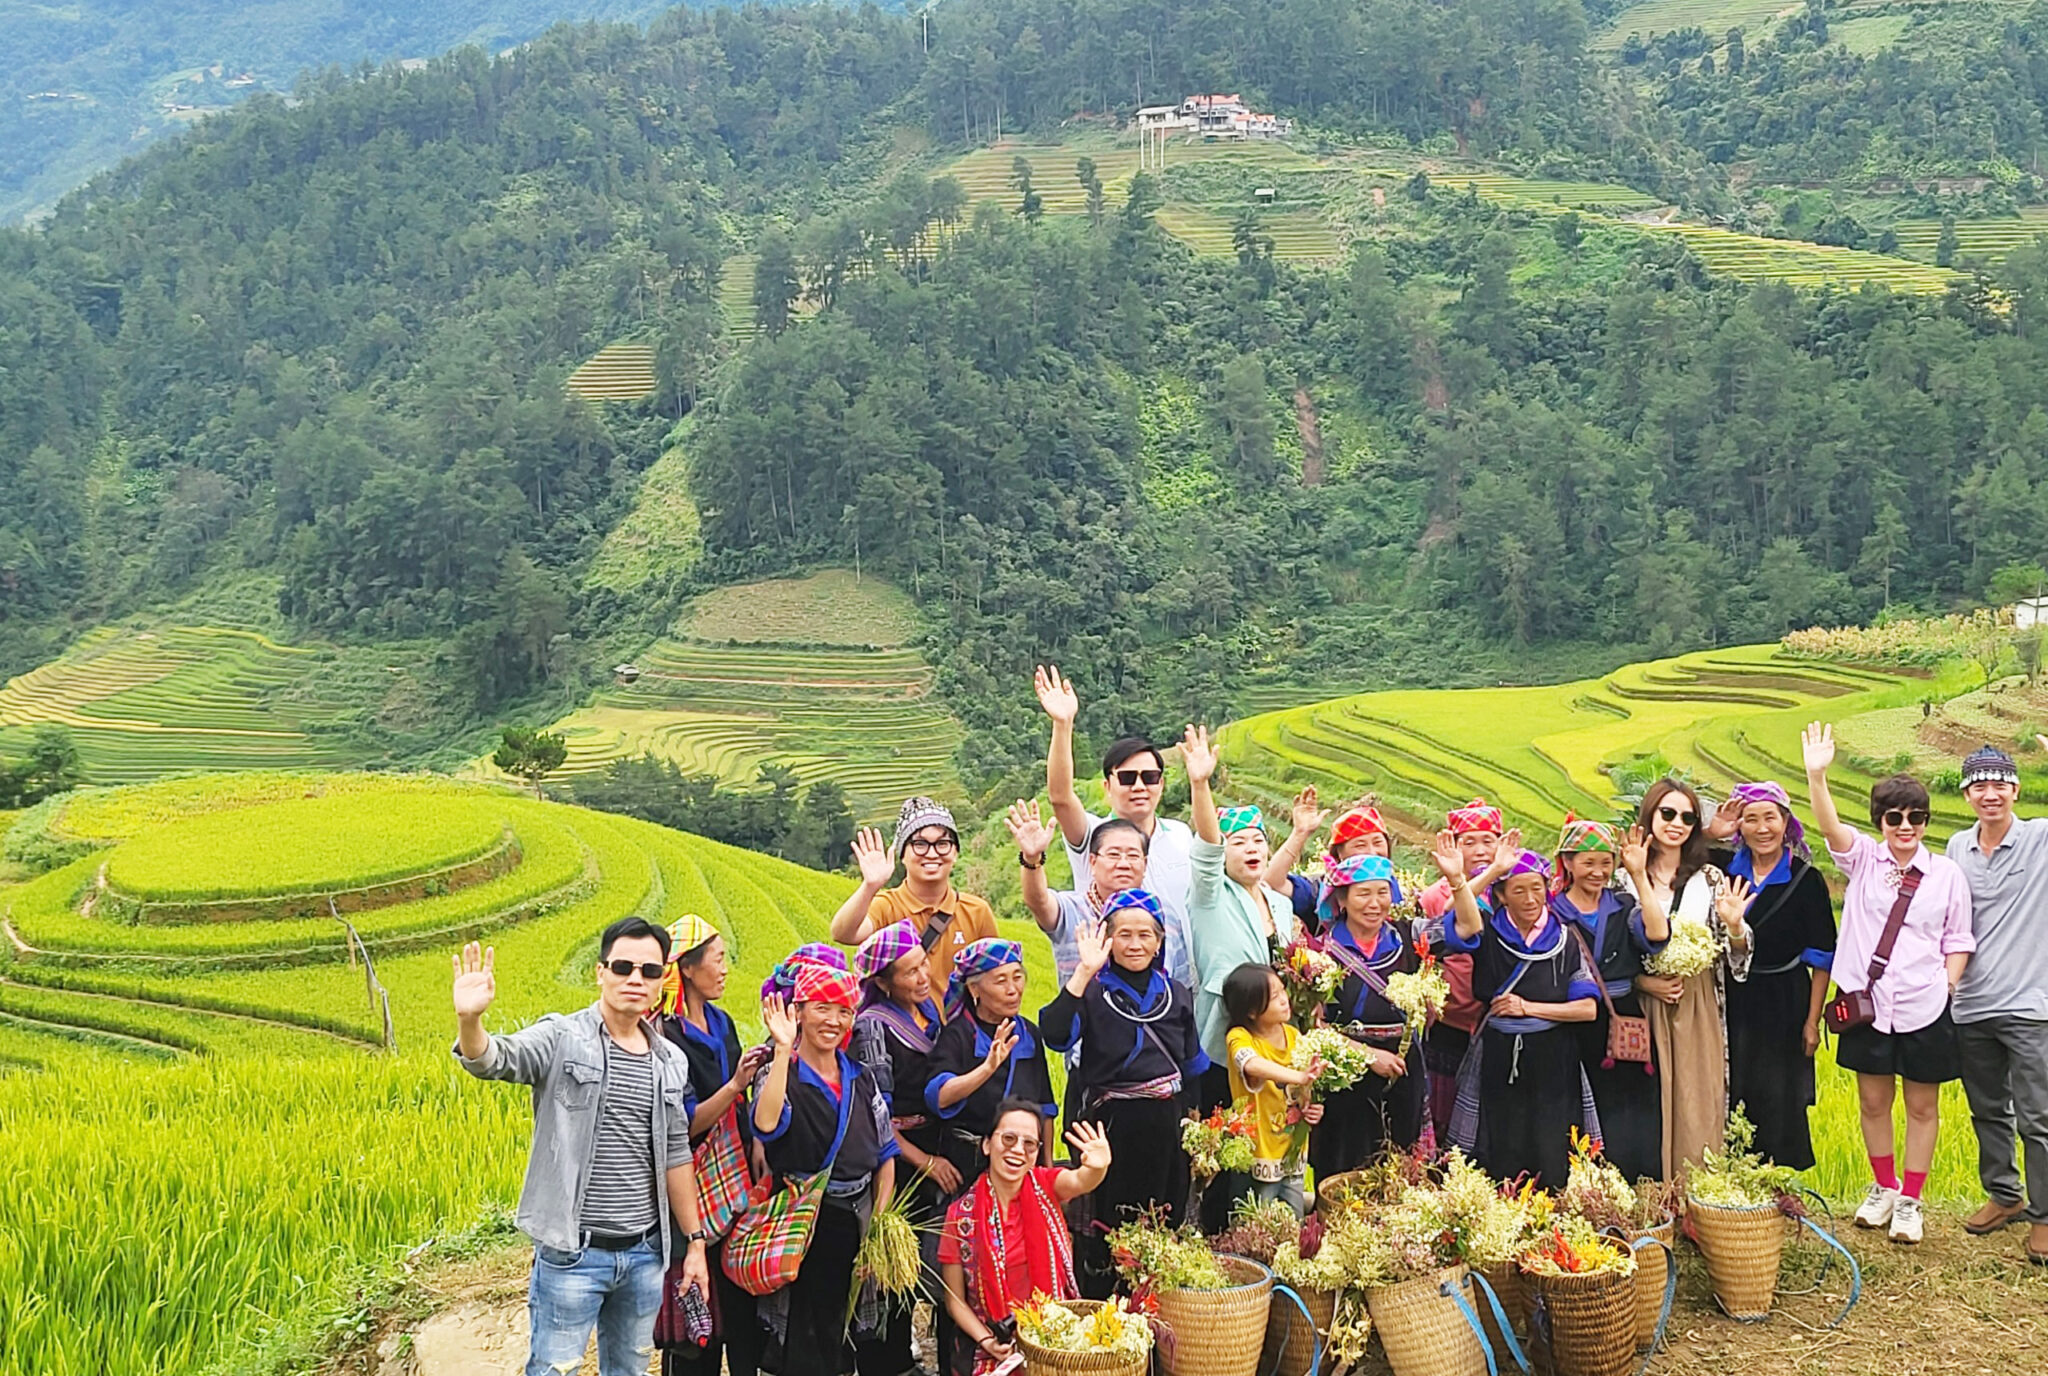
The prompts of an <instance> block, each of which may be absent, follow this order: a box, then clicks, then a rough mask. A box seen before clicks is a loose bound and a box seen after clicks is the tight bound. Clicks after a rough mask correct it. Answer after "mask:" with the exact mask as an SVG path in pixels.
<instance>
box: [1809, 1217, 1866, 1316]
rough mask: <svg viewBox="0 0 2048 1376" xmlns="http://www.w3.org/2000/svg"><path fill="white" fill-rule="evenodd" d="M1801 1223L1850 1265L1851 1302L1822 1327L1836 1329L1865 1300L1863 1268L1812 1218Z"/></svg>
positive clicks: (1832, 1235) (1845, 1248) (1846, 1249)
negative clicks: (1858, 1301)
mask: <svg viewBox="0 0 2048 1376" xmlns="http://www.w3.org/2000/svg"><path fill="white" fill-rule="evenodd" d="M1799 1221H1800V1222H1801V1223H1802V1224H1804V1225H1805V1226H1806V1227H1808V1228H1811V1229H1813V1235H1814V1236H1815V1237H1817V1238H1819V1239H1820V1240H1821V1241H1822V1242H1825V1243H1826V1244H1827V1245H1828V1246H1830V1247H1832V1248H1834V1249H1835V1250H1836V1251H1837V1252H1840V1253H1841V1254H1842V1260H1844V1261H1846V1262H1848V1263H1849V1302H1848V1303H1847V1304H1844V1305H1843V1306H1842V1312H1841V1313H1839V1314H1837V1315H1835V1316H1834V1317H1833V1318H1832V1319H1829V1320H1828V1321H1827V1322H1826V1323H1824V1324H1822V1325H1821V1327H1823V1328H1834V1327H1836V1326H1837V1325H1838V1324H1840V1323H1841V1322H1842V1320H1843V1319H1846V1318H1848V1317H1849V1311H1850V1310H1851V1309H1854V1308H1855V1307H1856V1301H1857V1300H1860V1299H1862V1298H1863V1268H1862V1267H1861V1266H1858V1265H1857V1264H1856V1258H1855V1256H1854V1255H1853V1254H1852V1253H1851V1252H1850V1251H1849V1249H1848V1248H1847V1247H1844V1246H1843V1245H1842V1244H1841V1243H1840V1242H1839V1241H1838V1240H1837V1239H1836V1237H1835V1235H1834V1234H1833V1233H1831V1232H1829V1231H1828V1230H1827V1229H1825V1228H1823V1227H1821V1226H1820V1225H1819V1224H1818V1223H1815V1222H1814V1221H1813V1220H1812V1219H1811V1218H1802V1219H1800V1220H1799Z"/></svg>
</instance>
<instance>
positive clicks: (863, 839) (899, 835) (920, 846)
mask: <svg viewBox="0 0 2048 1376" xmlns="http://www.w3.org/2000/svg"><path fill="white" fill-rule="evenodd" d="M853 858H854V860H855V862H856V863H857V864H858V865H859V866H860V887H859V888H857V889H855V890H854V891H853V896H852V897H851V898H849V899H847V900H846V902H844V903H842V904H841V905H840V906H839V911H838V912H836V913H834V914H833V915H832V939H833V940H834V941H836V942H839V943H840V944H841V945H845V946H855V945H858V944H860V943H861V942H863V941H866V940H867V939H868V938H869V937H871V936H873V935H874V934H875V933H876V932H879V931H881V930H882V929H883V928H884V927H889V926H893V925H894V924H896V923H898V922H908V923H910V925H911V926H912V927H913V928H915V929H916V931H917V934H918V942H919V944H920V945H922V946H923V947H924V949H925V951H926V952H927V953H928V954H929V955H930V956H931V957H932V961H933V968H934V969H939V970H950V969H952V968H953V957H954V956H956V955H958V954H959V953H960V952H961V951H963V950H965V949H966V948H967V947H968V946H970V945H972V944H973V943H974V942H977V941H981V940H983V939H985V938H989V937H993V936H994V935H995V934H996V915H995V910H994V909H993V908H991V907H989V905H988V900H987V899H985V898H983V897H981V895H979V894H972V893H962V892H960V890H958V889H956V888H954V887H953V866H954V864H955V863H956V862H958V860H959V858H960V829H959V828H958V827H957V826H955V825H954V824H953V814H952V813H951V812H949V811H947V810H946V808H944V807H943V806H941V805H940V804H938V803H936V802H934V801H932V800H931V799H930V798H910V799H907V800H906V801H905V802H904V804H903V810H902V811H901V812H899V813H898V814H897V815H896V837H895V841H894V844H892V845H891V846H889V847H888V848H887V849H886V850H885V849H883V847H882V833H881V832H879V831H877V830H876V829H875V828H873V827H863V828H861V830H860V833H859V835H857V836H855V837H854V838H853ZM899 860H900V861H901V862H902V863H903V882H902V883H901V884H899V885H897V886H896V887H895V888H893V889H892V888H888V887H886V886H887V885H888V883H889V881H890V880H891V879H892V878H894V877H895V874H896V864H897V862H898V861H899Z"/></svg>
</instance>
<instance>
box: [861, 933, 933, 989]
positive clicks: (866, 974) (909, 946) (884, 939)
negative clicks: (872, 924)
mask: <svg viewBox="0 0 2048 1376" xmlns="http://www.w3.org/2000/svg"><path fill="white" fill-rule="evenodd" d="M919 944H920V943H919V942H918V938H917V928H916V927H915V926H914V925H912V923H911V922H910V921H909V919H907V918H906V919H905V920H904V921H902V922H892V923H890V924H889V925H888V926H886V927H884V928H882V930H881V931H879V932H876V933H875V934H874V935H873V936H871V937H869V938H868V939H867V940H866V941H863V942H862V943H861V944H860V949H859V950H858V951H855V952H854V953H853V973H854V974H856V975H858V976H859V977H860V978H861V979H863V980H870V979H873V978H874V977H875V976H877V975H879V974H881V973H882V971H884V970H886V969H888V968H889V967H890V966H891V965H894V964H895V963H896V962H897V961H899V960H901V959H903V957H905V956H907V955H909V954H910V953H911V952H912V951H915V950H916V949H917V948H918V945H919Z"/></svg>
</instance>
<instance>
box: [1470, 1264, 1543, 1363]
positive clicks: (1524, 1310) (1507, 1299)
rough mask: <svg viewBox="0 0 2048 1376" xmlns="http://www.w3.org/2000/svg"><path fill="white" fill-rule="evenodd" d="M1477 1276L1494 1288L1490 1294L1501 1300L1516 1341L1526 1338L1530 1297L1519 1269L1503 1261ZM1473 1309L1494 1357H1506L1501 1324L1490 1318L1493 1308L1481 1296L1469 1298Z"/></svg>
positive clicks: (1492, 1317) (1476, 1295)
mask: <svg viewBox="0 0 2048 1376" xmlns="http://www.w3.org/2000/svg"><path fill="white" fill-rule="evenodd" d="M1479 1274H1481V1275H1483V1276H1485V1277H1486V1283H1487V1284H1488V1285H1491V1286H1492V1287H1493V1293H1494V1294H1495V1296H1497V1297H1498V1298H1499V1300H1500V1307H1501V1311H1502V1312H1503V1313H1505V1314H1506V1315H1507V1316H1508V1323H1509V1324H1510V1325H1511V1326H1512V1327H1513V1329H1514V1331H1515V1336H1516V1337H1517V1338H1526V1337H1528V1336H1529V1293H1528V1290H1527V1288H1526V1287H1524V1286H1523V1284H1522V1272H1521V1268H1519V1267H1518V1266H1516V1265H1515V1263H1514V1262H1512V1261H1503V1262H1501V1263H1500V1264H1498V1265H1496V1266H1489V1267H1486V1268H1485V1269H1484V1270H1482V1271H1481V1272H1480V1273H1479ZM1472 1307H1473V1308H1474V1309H1476V1310H1478V1311H1479V1323H1480V1326H1481V1327H1483V1328H1485V1329H1486V1340H1487V1341H1488V1342H1490V1343H1492V1344H1493V1351H1494V1355H1495V1356H1496V1357H1502V1358H1504V1357H1505V1354H1506V1353H1507V1350H1508V1346H1507V1344H1506V1343H1505V1342H1503V1341H1502V1340H1501V1336H1502V1335H1501V1331H1500V1321H1499V1320H1498V1319H1496V1318H1494V1316H1493V1306H1492V1305H1490V1304H1488V1303H1487V1302H1486V1297H1485V1296H1484V1295H1480V1294H1474V1295H1473V1296H1472Z"/></svg>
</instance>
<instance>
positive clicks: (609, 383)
mask: <svg viewBox="0 0 2048 1376" xmlns="http://www.w3.org/2000/svg"><path fill="white" fill-rule="evenodd" d="M567 385H568V388H569V390H570V391H571V392H573V393H574V394H575V395H577V396H579V397H582V398H584V399H585V400H588V401H645V400H646V399H647V398H648V397H651V396H653V395H654V389H655V386H656V383H655V378H654V346H653V345H652V344H627V343H618V344H607V345H605V346H604V347H603V348H602V349H599V350H598V351H597V353H596V354H595V355H593V356H592V357H591V358H590V359H589V360H588V361H586V362H585V363H584V364H583V365H582V366H581V367H579V368H578V369H577V370H576V371H575V372H573V373H571V374H569V381H568V384H567Z"/></svg>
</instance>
